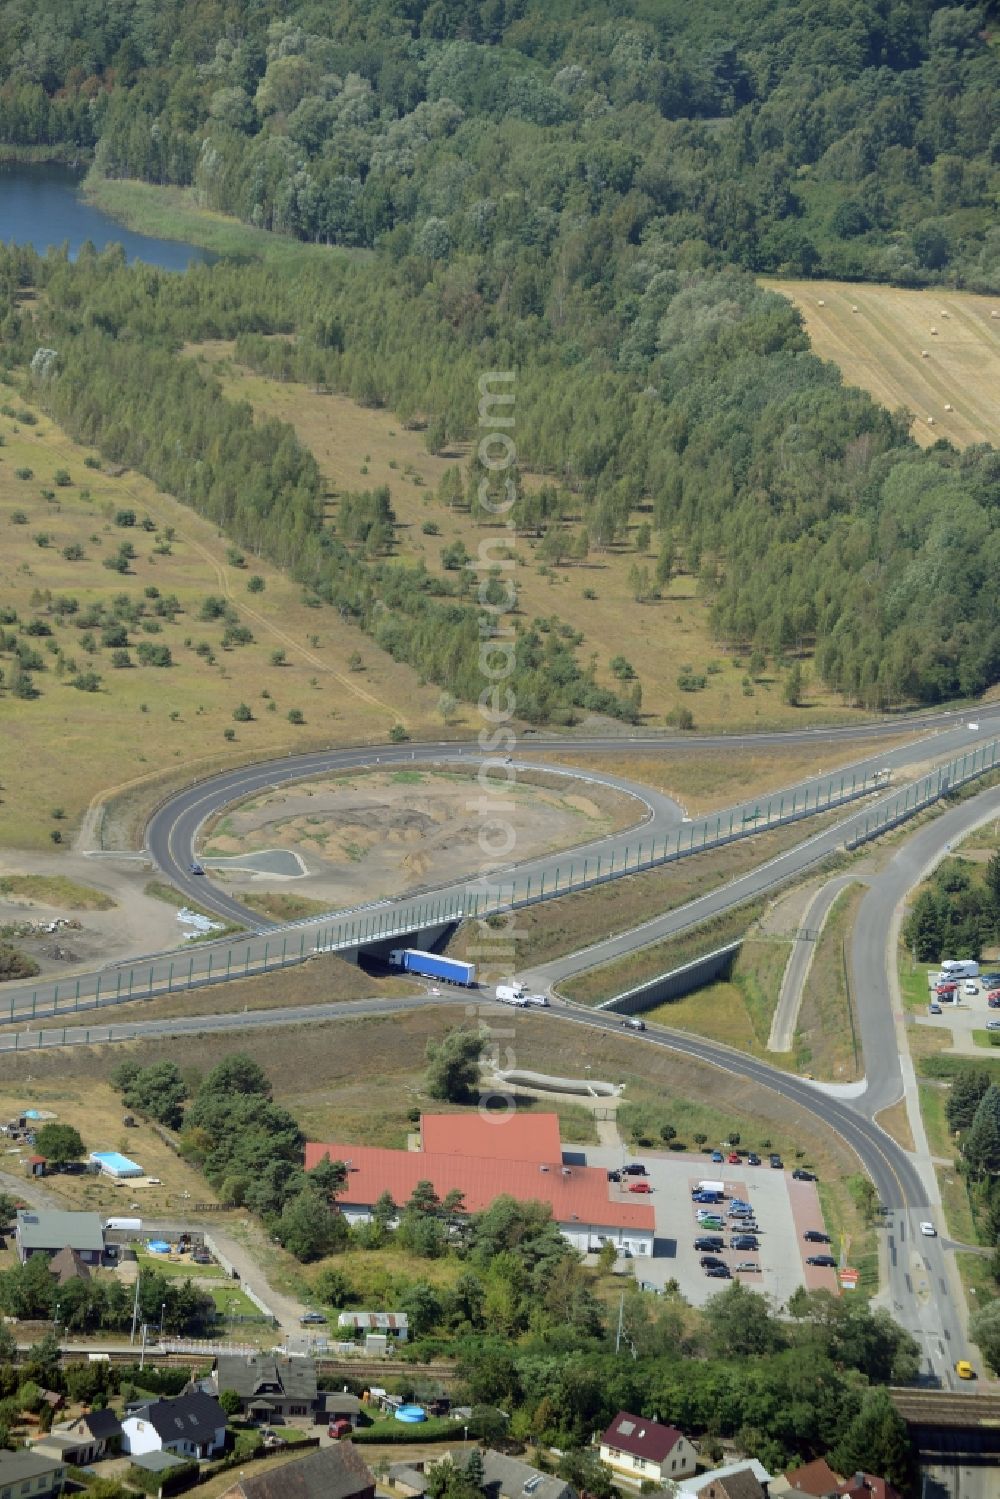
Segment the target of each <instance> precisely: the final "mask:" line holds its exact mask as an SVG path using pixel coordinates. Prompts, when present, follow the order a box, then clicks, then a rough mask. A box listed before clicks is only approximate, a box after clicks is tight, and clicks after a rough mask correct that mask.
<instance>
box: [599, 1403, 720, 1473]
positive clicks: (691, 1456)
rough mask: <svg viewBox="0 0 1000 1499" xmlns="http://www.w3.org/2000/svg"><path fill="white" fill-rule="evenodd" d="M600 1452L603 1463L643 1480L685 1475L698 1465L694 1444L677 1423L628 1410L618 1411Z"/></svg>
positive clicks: (603, 1439) (601, 1444)
mask: <svg viewBox="0 0 1000 1499" xmlns="http://www.w3.org/2000/svg"><path fill="white" fill-rule="evenodd" d="M600 1454H601V1462H602V1463H606V1464H607V1466H608V1467H609V1468H613V1469H614V1470H615V1472H617V1473H624V1474H627V1475H628V1477H629V1478H634V1479H638V1481H639V1482H640V1483H641V1482H642V1481H643V1480H644V1479H647V1478H648V1479H650V1480H652V1481H653V1482H656V1483H663V1482H665V1481H666V1480H667V1479H673V1480H676V1479H678V1478H686V1477H687V1476H688V1474H689V1473H693V1472H695V1470H696V1468H697V1466H698V1458H697V1454H696V1452H695V1450H694V1448H693V1447H692V1445H691V1443H690V1442H689V1441H688V1439H687V1437H686V1436H685V1435H684V1433H683V1432H682V1431H678V1430H677V1427H676V1426H663V1425H662V1424H661V1423H660V1422H659V1421H649V1420H647V1419H646V1417H645V1416H633V1415H630V1414H629V1412H628V1411H619V1412H618V1414H617V1416H616V1417H615V1419H614V1420H613V1421H612V1423H611V1425H610V1426H609V1427H608V1429H607V1431H605V1432H604V1433H603V1434H602V1436H601V1443H600Z"/></svg>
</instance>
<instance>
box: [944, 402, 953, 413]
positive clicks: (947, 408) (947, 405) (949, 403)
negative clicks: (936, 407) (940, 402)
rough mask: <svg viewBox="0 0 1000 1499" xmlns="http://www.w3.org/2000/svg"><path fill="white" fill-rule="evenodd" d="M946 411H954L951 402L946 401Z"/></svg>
mask: <svg viewBox="0 0 1000 1499" xmlns="http://www.w3.org/2000/svg"><path fill="white" fill-rule="evenodd" d="M944 409H945V411H951V410H953V407H952V404H951V402H950V401H945V403H944Z"/></svg>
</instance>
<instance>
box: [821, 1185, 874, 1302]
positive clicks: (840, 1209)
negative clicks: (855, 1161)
mask: <svg viewBox="0 0 1000 1499" xmlns="http://www.w3.org/2000/svg"><path fill="white" fill-rule="evenodd" d="M863 1180H864V1179H863V1178H862V1177H861V1176H860V1175H859V1174H858V1173H852V1174H851V1175H850V1176H848V1177H846V1178H841V1179H838V1180H825V1181H819V1182H817V1184H816V1187H817V1191H818V1192H819V1201H820V1207H821V1208H822V1209H823V1221H824V1223H825V1224H826V1231H827V1233H828V1234H829V1235H830V1237H831V1239H832V1240H833V1245H834V1252H837V1251H838V1250H839V1248H840V1245H841V1244H842V1243H846V1244H847V1246H848V1249H847V1258H848V1261H849V1263H850V1264H851V1265H853V1267H854V1268H855V1270H857V1271H859V1272H860V1284H859V1287H858V1289H859V1290H860V1291H861V1292H862V1293H863V1294H864V1295H867V1296H873V1295H874V1294H875V1292H876V1291H877V1290H878V1240H877V1238H876V1229H875V1227H874V1225H873V1224H871V1223H869V1222H868V1221H867V1220H866V1218H865V1216H864V1213H863V1211H862V1208H861V1205H860V1204H861V1201H862V1198H861V1190H862V1184H863Z"/></svg>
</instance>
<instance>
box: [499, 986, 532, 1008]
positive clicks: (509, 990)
mask: <svg viewBox="0 0 1000 1499" xmlns="http://www.w3.org/2000/svg"><path fill="white" fill-rule="evenodd" d="M497 999H498V1000H499V1001H500V1003H501V1004H502V1005H516V1006H517V1007H518V1009H523V1008H524V1006H525V1005H526V1004H527V1003H528V999H527V995H526V994H525V992H524V985H523V984H497Z"/></svg>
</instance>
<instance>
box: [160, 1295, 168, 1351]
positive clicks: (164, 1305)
mask: <svg viewBox="0 0 1000 1499" xmlns="http://www.w3.org/2000/svg"><path fill="white" fill-rule="evenodd" d="M166 1310H167V1303H166V1302H165V1301H161V1303H160V1342H161V1343H162V1342H163V1314H164V1312H165V1311H166Z"/></svg>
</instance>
